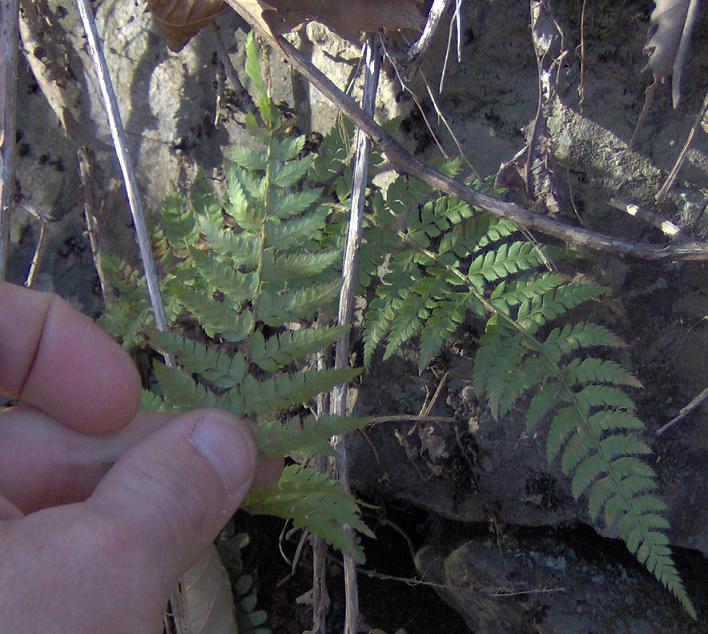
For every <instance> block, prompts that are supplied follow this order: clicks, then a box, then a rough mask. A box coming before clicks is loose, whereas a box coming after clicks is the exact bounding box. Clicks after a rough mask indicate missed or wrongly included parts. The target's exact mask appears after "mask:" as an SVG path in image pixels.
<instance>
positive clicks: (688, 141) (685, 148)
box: [656, 91, 708, 204]
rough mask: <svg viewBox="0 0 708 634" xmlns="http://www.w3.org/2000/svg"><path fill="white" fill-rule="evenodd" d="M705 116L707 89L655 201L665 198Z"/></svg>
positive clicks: (706, 111) (707, 103)
mask: <svg viewBox="0 0 708 634" xmlns="http://www.w3.org/2000/svg"><path fill="white" fill-rule="evenodd" d="M706 116H708V91H706V96H705V97H704V98H703V104H702V105H701V109H700V110H699V111H698V116H697V117H696V121H695V123H694V124H693V126H692V127H691V131H690V132H689V133H688V137H687V138H686V142H685V143H684V144H683V147H682V148H681V152H679V155H678V158H677V159H676V162H675V163H674V166H673V167H672V168H671V172H669V175H668V176H667V177H666V180H665V181H664V184H663V185H662V186H661V189H660V190H659V193H658V194H657V195H656V202H658V203H659V204H661V203H662V202H663V200H664V198H666V194H668V193H669V190H670V189H671V187H672V186H673V184H674V181H675V180H676V177H677V176H678V173H679V171H680V170H681V167H682V166H683V163H684V161H685V160H686V155H687V154H688V150H689V148H690V147H691V143H693V137H694V136H695V135H696V130H698V126H700V125H701V123H702V122H703V120H704V118H705V117H706Z"/></svg>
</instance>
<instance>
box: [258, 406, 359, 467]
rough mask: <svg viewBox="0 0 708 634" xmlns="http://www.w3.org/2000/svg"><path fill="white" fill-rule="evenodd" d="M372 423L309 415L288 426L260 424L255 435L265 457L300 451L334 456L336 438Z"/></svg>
mask: <svg viewBox="0 0 708 634" xmlns="http://www.w3.org/2000/svg"><path fill="white" fill-rule="evenodd" d="M370 423H371V419H370V418H353V417H350V418H347V417H340V416H320V417H319V418H316V417H315V416H308V417H306V418H305V419H304V420H300V419H299V418H290V419H288V420H287V421H286V422H285V423H282V422H280V421H270V422H266V423H259V424H258V425H257V426H256V428H255V430H254V435H255V437H256V444H257V446H258V453H259V454H260V455H261V456H263V457H264V458H275V457H279V456H286V455H289V454H293V453H296V452H303V453H306V454H309V455H316V454H325V455H334V449H333V448H332V445H331V444H330V442H329V441H330V439H331V438H332V436H335V435H338V434H347V433H349V432H352V431H355V430H357V429H361V428H362V427H366V426H367V425H369V424H370Z"/></svg>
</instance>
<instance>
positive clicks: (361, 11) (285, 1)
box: [237, 0, 425, 37]
mask: <svg viewBox="0 0 708 634" xmlns="http://www.w3.org/2000/svg"><path fill="white" fill-rule="evenodd" d="M237 2H238V0H237ZM268 4H269V5H271V6H272V7H273V10H266V11H264V13H263V19H264V20H265V21H266V22H267V23H268V25H269V26H270V28H271V30H272V31H273V33H274V34H276V35H279V34H282V33H287V32H288V31H291V30H292V29H294V28H295V27H297V26H299V25H300V24H304V23H306V22H321V23H322V24H325V25H326V26H328V27H329V28H330V29H332V30H333V31H334V32H335V33H338V34H339V35H341V36H342V37H350V36H352V35H355V34H356V33H359V32H361V31H364V32H367V33H371V32H375V31H378V30H380V29H394V30H397V29H412V30H418V29H420V28H421V27H422V26H423V22H424V19H425V18H424V16H423V14H422V13H421V12H420V9H419V8H418V4H417V2H416V0H338V1H335V0H268Z"/></svg>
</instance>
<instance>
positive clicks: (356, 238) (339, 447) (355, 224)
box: [331, 36, 381, 634]
mask: <svg viewBox="0 0 708 634" xmlns="http://www.w3.org/2000/svg"><path fill="white" fill-rule="evenodd" d="M364 57H365V66H364V67H365V70H364V94H363V97H362V107H363V109H364V111H365V112H367V113H369V114H370V115H373V113H374V110H375V107H376V93H377V91H378V83H379V71H380V69H381V51H380V48H379V44H378V41H377V39H376V38H375V37H374V36H371V37H369V39H368V40H367V42H366V45H365V50H364ZM370 156H371V139H370V138H369V137H368V136H367V134H366V133H365V132H364V131H363V130H359V132H358V135H357V147H356V160H355V163H354V182H353V184H352V206H351V214H350V216H349V228H348V231H347V241H346V246H345V249H344V262H343V272H342V275H343V280H342V288H341V291H340V295H339V313H338V317H337V321H338V325H340V326H342V325H349V324H351V320H352V312H353V309H354V289H355V285H356V268H357V260H358V254H359V245H360V244H361V227H362V219H363V214H364V202H365V197H366V185H367V180H368V172H369V158H370ZM348 365H349V329H347V330H346V332H345V333H344V334H343V335H342V336H341V337H340V339H339V340H338V341H337V345H336V350H335V358H334V367H335V370H336V369H339V368H345V367H347V366H348ZM346 402H347V386H346V384H343V385H338V386H337V387H335V388H334V390H333V391H332V402H331V412H332V413H333V414H335V415H338V416H344V415H345V414H346ZM333 445H334V447H335V449H336V451H337V474H338V477H339V482H340V484H341V485H342V488H343V489H344V490H345V491H347V492H349V491H350V490H351V486H350V484H349V460H348V456H347V446H346V437H345V436H336V437H335V438H334V439H333ZM344 530H345V531H346V533H347V534H348V536H350V537H351V538H353V537H354V533H353V530H352V528H351V526H345V527H344ZM344 588H345V597H346V615H345V619H344V634H356V633H357V632H358V631H359V592H358V587H357V577H356V564H355V562H354V560H353V559H352V557H351V556H349V555H347V554H345V555H344Z"/></svg>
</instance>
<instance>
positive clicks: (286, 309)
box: [256, 280, 340, 327]
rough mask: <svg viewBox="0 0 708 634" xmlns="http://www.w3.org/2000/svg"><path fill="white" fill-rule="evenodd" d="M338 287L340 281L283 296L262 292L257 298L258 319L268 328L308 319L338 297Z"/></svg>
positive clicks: (302, 289) (315, 285) (313, 286)
mask: <svg viewBox="0 0 708 634" xmlns="http://www.w3.org/2000/svg"><path fill="white" fill-rule="evenodd" d="M339 286H340V281H339V280H335V281H333V282H329V283H326V284H313V285H311V286H309V287H307V288H301V289H299V290H297V291H293V292H289V293H286V294H283V295H274V294H272V293H270V292H267V291H264V292H262V293H261V295H260V296H259V298H258V304H257V307H256V310H257V311H258V318H259V319H260V320H262V321H263V322H264V323H266V324H268V325H269V326H273V327H278V326H283V325H284V324H286V323H288V322H291V321H297V320H299V319H302V318H304V317H308V316H310V315H312V314H313V312H314V311H315V310H316V309H318V308H322V307H324V306H328V305H330V304H331V303H332V302H333V301H334V300H335V299H336V297H337V296H338V295H339Z"/></svg>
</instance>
